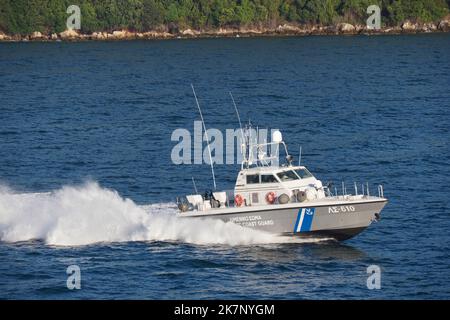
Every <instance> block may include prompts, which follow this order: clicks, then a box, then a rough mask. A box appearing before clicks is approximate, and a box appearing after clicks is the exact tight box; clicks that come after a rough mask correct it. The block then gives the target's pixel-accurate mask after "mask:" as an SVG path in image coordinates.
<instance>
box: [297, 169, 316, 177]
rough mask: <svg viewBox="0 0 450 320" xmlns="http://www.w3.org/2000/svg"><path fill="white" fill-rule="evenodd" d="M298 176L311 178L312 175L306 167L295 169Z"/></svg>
mask: <svg viewBox="0 0 450 320" xmlns="http://www.w3.org/2000/svg"><path fill="white" fill-rule="evenodd" d="M295 172H297V174H298V176H299V177H300V178H302V179H306V178H311V177H312V176H313V175H312V174H311V172H309V171H308V170H307V169H297V170H295Z"/></svg>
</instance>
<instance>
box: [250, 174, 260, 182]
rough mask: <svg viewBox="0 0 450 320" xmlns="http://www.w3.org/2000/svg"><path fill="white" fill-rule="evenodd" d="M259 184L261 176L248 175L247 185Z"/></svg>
mask: <svg viewBox="0 0 450 320" xmlns="http://www.w3.org/2000/svg"><path fill="white" fill-rule="evenodd" d="M255 183H259V174H249V175H247V184H255Z"/></svg>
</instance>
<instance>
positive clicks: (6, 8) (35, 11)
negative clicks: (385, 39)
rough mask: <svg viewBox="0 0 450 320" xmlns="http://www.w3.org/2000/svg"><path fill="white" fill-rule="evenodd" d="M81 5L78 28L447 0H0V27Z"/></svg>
mask: <svg viewBox="0 0 450 320" xmlns="http://www.w3.org/2000/svg"><path fill="white" fill-rule="evenodd" d="M73 4H75V5H78V6H79V7H80V9H81V32H83V33H91V32H94V31H112V30H119V29H127V30H130V31H137V32H143V31H149V30H161V29H166V30H179V29H185V28H193V29H197V30H205V29H213V28H220V27H274V26H276V25H278V24H281V23H296V24H308V25H312V24H318V25H331V24H335V23H340V22H348V23H352V24H364V23H365V19H367V13H366V9H367V7H368V6H369V5H372V4H376V5H378V6H380V8H381V10H382V11H381V15H382V25H384V26H394V25H399V24H400V23H402V22H403V21H405V20H407V19H408V20H411V21H415V22H433V21H438V20H439V19H440V18H442V17H444V16H446V15H447V14H448V13H449V6H450V0H236V1H233V0H196V1H194V0H103V1H98V0H93V1H86V0H78V1H77V0H0V31H3V32H5V33H8V34H20V35H25V34H30V33H32V32H33V31H39V32H43V33H53V32H61V31H64V30H65V29H66V20H67V17H68V16H69V15H68V14H67V13H66V10H67V8H68V7H69V6H70V5H73Z"/></svg>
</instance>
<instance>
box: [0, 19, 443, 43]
mask: <svg viewBox="0 0 450 320" xmlns="http://www.w3.org/2000/svg"><path fill="white" fill-rule="evenodd" d="M449 31H450V20H449V19H445V20H441V21H440V22H439V23H437V24H435V23H424V24H419V23H412V22H410V21H405V22H404V23H403V24H402V25H401V26H397V27H382V28H381V29H379V30H374V29H370V28H368V27H367V26H363V25H352V24H349V23H339V24H336V25H332V26H320V25H293V24H283V25H279V26H277V27H276V28H219V29H208V30H195V29H185V30H177V31H176V32H168V31H148V32H133V31H129V30H115V31H112V32H93V33H89V34H84V33H80V32H78V31H76V30H71V29H70V30H66V31H63V32H61V33H53V34H42V33H41V32H38V31H35V32H33V33H32V34H30V35H7V34H4V33H0V41H3V42H27V41H43V42H45V41H118V40H152V39H154V40H161V39H193V38H222V37H224V38H226V37H264V36H267V37H274V36H309V35H383V34H422V33H442V32H449Z"/></svg>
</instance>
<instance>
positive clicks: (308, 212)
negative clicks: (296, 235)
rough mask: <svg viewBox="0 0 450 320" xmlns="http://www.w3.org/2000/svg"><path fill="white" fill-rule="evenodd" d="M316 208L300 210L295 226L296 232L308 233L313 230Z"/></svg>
mask: <svg viewBox="0 0 450 320" xmlns="http://www.w3.org/2000/svg"><path fill="white" fill-rule="evenodd" d="M315 212H316V208H300V209H299V210H298V214H297V220H296V222H295V226H294V232H308V231H310V230H311V225H312V221H313V218H314V213H315Z"/></svg>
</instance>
